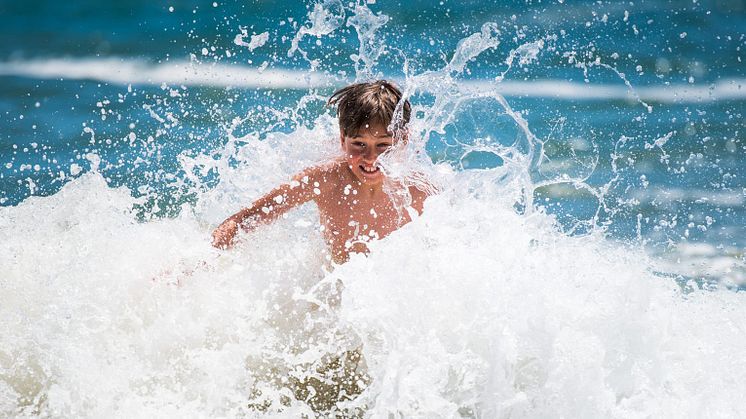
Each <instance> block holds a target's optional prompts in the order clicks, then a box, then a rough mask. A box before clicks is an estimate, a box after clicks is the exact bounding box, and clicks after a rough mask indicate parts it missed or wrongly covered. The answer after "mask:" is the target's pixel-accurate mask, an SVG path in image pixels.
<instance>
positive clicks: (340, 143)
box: [339, 130, 345, 148]
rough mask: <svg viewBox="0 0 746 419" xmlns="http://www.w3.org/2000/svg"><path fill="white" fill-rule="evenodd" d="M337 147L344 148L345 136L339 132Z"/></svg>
mask: <svg viewBox="0 0 746 419" xmlns="http://www.w3.org/2000/svg"><path fill="white" fill-rule="evenodd" d="M339 146H340V147H342V148H344V146H345V135H344V134H343V133H342V131H341V130H340V131H339Z"/></svg>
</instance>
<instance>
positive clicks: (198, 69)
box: [0, 58, 333, 89]
mask: <svg viewBox="0 0 746 419" xmlns="http://www.w3.org/2000/svg"><path fill="white" fill-rule="evenodd" d="M0 75H13V76H21V77H32V78H40V79H67V80H95V81H101V82H107V83H117V84H122V85H128V84H148V85H161V84H163V83H167V84H176V85H186V86H216V87H225V86H233V87H248V88H267V89H311V88H320V87H327V86H330V85H332V83H333V82H332V80H331V79H330V78H329V77H326V76H324V75H322V74H319V73H308V72H301V71H293V70H286V69H276V68H268V69H259V68H254V67H246V66H229V65H224V64H214V63H197V62H189V61H175V62H171V63H163V64H152V63H148V62H145V61H139V60H125V59H119V58H76V59H69V58H57V59H44V60H30V61H10V62H4V63H0Z"/></svg>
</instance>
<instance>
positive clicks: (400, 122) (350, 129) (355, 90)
mask: <svg viewBox="0 0 746 419" xmlns="http://www.w3.org/2000/svg"><path fill="white" fill-rule="evenodd" d="M401 99H402V93H401V90H399V88H397V87H396V86H394V85H393V84H392V83H390V82H388V81H386V80H378V81H373V82H366V83H355V84H351V85H349V86H347V87H343V88H341V89H339V90H337V91H336V92H334V94H333V95H332V97H330V98H329V101H328V102H327V104H328V105H329V106H336V107H337V115H338V116H339V129H340V130H341V131H342V135H344V136H355V135H358V134H359V133H360V130H361V129H362V128H364V127H365V125H366V124H368V125H372V124H376V123H379V124H382V125H383V126H385V127H389V125H391V122H392V119H393V118H394V115H395V114H396V120H395V121H394V126H393V131H394V135H396V134H397V133H398V132H399V131H400V130H402V129H403V128H404V126H405V125H406V124H407V123H408V122H409V117H410V115H411V113H412V107H411V105H410V104H409V101H408V100H405V101H404V103H403V104H402V105H401V106H400V107H401V110H398V109H397V106H398V105H399V102H400V101H401Z"/></svg>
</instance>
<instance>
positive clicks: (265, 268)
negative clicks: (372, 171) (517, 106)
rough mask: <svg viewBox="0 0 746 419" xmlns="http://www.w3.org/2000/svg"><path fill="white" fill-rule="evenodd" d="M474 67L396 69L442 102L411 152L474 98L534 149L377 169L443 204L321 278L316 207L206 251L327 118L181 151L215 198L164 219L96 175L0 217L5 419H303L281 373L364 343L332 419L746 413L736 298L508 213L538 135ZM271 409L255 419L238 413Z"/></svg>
mask: <svg viewBox="0 0 746 419" xmlns="http://www.w3.org/2000/svg"><path fill="white" fill-rule="evenodd" d="M356 16H359V15H356ZM358 23H359V21H358ZM361 26H363V25H361ZM361 39H367V38H365V37H361ZM472 39H474V38H472ZM482 41H485V38H483V39H482ZM493 41H494V40H489V39H487V42H486V43H480V44H479V45H476V47H475V45H473V44H472V45H470V46H469V47H470V48H472V47H475V48H472V49H471V50H470V51H469V52H468V53H466V51H461V52H463V54H459V53H458V52H457V53H454V57H463V58H464V60H467V59H469V58H474V57H478V55H479V53H480V52H481V50H480V48H482V49H484V48H489V45H491V44H493V43H494V42H493ZM465 44H466V43H463V44H460V45H461V46H465ZM360 56H361V57H370V56H372V55H371V54H368V53H367V52H366V51H361V52H360ZM361 61H362V63H363V64H365V65H366V68H365V69H364V70H366V71H370V70H371V69H370V68H369V67H367V66H368V64H369V63H367V62H366V61H365V60H362V59H361ZM464 63H465V61H464V62H460V59H455V58H454V59H453V60H452V61H451V63H450V64H449V65H448V66H447V67H446V68H444V69H443V70H442V71H440V72H432V73H427V74H414V75H412V74H409V75H408V76H407V80H406V81H405V84H404V86H403V87H404V88H405V91H407V92H409V93H410V94H413V93H415V92H425V93H429V94H432V95H434V96H435V100H434V102H433V103H434V104H433V106H432V107H424V106H423V107H416V109H415V112H413V114H415V115H419V116H417V118H416V120H415V121H413V123H412V130H413V135H412V141H411V142H410V145H409V147H410V148H411V150H410V152H412V153H413V154H412V155H415V154H414V153H415V152H416V151H418V150H420V151H421V148H422V147H423V142H424V141H425V140H426V139H427V138H428V135H430V134H432V132H433V131H438V130H442V129H443V127H445V126H448V124H449V123H450V121H451V120H452V118H453V117H454V115H456V114H458V112H459V109H460V104H463V103H468V102H469V101H470V100H477V99H480V98H481V99H484V98H490V99H491V100H494V103H495V108H494V114H493V115H488V116H489V117H492V118H502V119H507V118H511V119H510V120H513V119H512V118H514V119H515V124H517V125H518V126H519V127H520V130H521V132H522V133H523V135H524V137H525V138H523V140H522V141H523V144H519V145H518V146H517V147H515V148H506V147H493V148H491V149H490V151H492V152H495V153H497V154H499V155H501V156H503V157H504V160H505V161H506V164H505V165H504V166H501V167H498V168H496V169H492V170H483V171H480V170H472V171H462V172H457V173H454V172H452V170H450V168H449V167H446V166H432V165H431V164H428V163H427V161H423V160H422V159H413V161H410V162H408V164H409V165H410V167H404V168H402V167H401V166H398V165H397V162H393V161H392V162H387V165H388V167H387V168H388V169H389V173H392V174H400V175H402V176H404V175H406V173H408V172H407V169H412V167H411V165H414V166H415V168H416V169H418V170H420V171H423V172H427V173H429V174H430V176H431V177H432V178H433V180H434V181H435V182H436V183H437V184H439V185H442V186H441V187H442V190H441V192H440V194H439V195H437V196H434V197H432V198H430V199H429V200H428V201H427V202H426V208H425V212H424V214H423V216H422V217H421V218H418V219H415V220H414V221H413V222H412V223H410V224H408V225H407V226H405V227H404V228H402V229H401V230H399V231H397V232H395V233H394V234H392V235H391V236H389V237H387V238H386V239H384V240H382V241H379V242H376V243H374V244H373V245H372V253H371V255H370V256H368V257H365V256H362V255H358V256H355V257H353V258H352V259H351V260H350V261H349V262H348V263H346V264H345V265H342V266H338V267H336V268H335V269H334V270H333V271H331V272H330V271H329V266H328V262H327V261H326V260H325V257H324V246H323V243H322V240H321V238H320V234H319V233H318V227H317V221H316V219H317V214H316V212H315V210H314V208H312V207H304V208H301V209H299V210H298V211H295V212H293V213H291V214H289V216H288V217H287V219H283V220H279V221H278V222H277V223H275V224H274V225H272V226H268V227H264V228H261V229H260V230H258V231H256V232H255V233H253V234H251V235H250V236H245V237H244V241H243V242H242V243H241V244H239V246H237V248H235V249H234V250H232V251H230V252H219V251H217V250H214V249H212V248H211V247H210V246H209V233H210V231H211V229H212V228H213V227H214V226H215V225H216V224H217V223H218V222H219V221H220V220H221V219H223V218H224V217H225V216H226V215H227V214H229V213H231V212H233V211H235V210H236V209H237V208H238V207H239V206H240V205H245V204H246V203H247V202H250V201H251V199H253V198H255V197H257V196H258V195H259V194H260V193H262V192H263V191H266V190H267V189H268V188H269V187H271V186H274V185H275V184H277V183H278V182H280V181H283V180H286V179H288V177H289V176H290V175H292V174H293V173H294V172H296V171H297V170H298V169H299V168H301V167H304V166H306V165H309V164H312V163H314V162H317V161H320V160H323V159H324V158H327V157H329V156H330V155H332V154H333V153H335V152H336V150H335V148H336V141H334V140H333V138H335V126H334V123H333V121H332V120H331V118H330V117H328V116H322V117H320V118H319V119H318V120H317V121H316V123H315V125H314V128H313V129H305V128H301V129H299V130H298V131H296V132H295V133H292V134H290V135H280V134H275V135H271V136H269V138H268V139H267V140H263V141H258V140H257V139H256V138H255V136H252V135H253V134H252V135H249V136H246V137H243V138H240V139H235V138H231V140H230V141H229V142H228V145H227V146H226V149H225V151H224V153H223V154H224V158H222V159H219V160H214V159H211V158H203V157H204V156H202V157H199V156H198V157H196V158H187V157H184V158H183V159H182V162H183V164H184V166H185V168H189V170H191V169H192V168H195V167H197V168H202V169H210V168H214V169H215V170H218V171H219V173H220V175H221V183H220V184H219V185H218V186H217V187H216V188H215V189H213V190H211V191H209V192H205V193H201V194H200V196H199V202H198V204H197V205H196V206H195V207H194V208H193V209H190V208H185V209H184V211H182V215H181V216H180V217H179V218H176V219H165V220H154V221H148V222H138V221H137V220H136V217H135V215H134V214H133V212H132V206H133V204H135V203H136V201H137V200H136V199H134V198H132V197H131V195H130V191H128V190H126V189H112V188H110V187H108V186H107V185H106V182H105V181H104V179H103V178H102V177H101V176H100V175H99V174H98V173H95V172H93V173H87V174H84V175H83V176H81V177H79V178H77V179H75V180H73V181H71V182H70V183H69V184H68V185H67V186H65V187H64V188H63V189H62V190H61V191H60V192H58V193H57V194H55V195H53V196H50V197H46V198H39V197H32V198H29V199H27V200H26V201H24V202H23V203H21V204H20V205H18V206H16V207H9V208H2V209H0V266H2V267H3V268H4V269H3V274H2V276H1V277H0V287H2V289H3V294H2V297H0V330H2V331H3V334H2V337H0V412H3V414H4V415H7V416H18V417H24V416H43V417H126V418H136V417H204V416H221V417H222V416H228V417H235V416H248V417H253V416H269V417H272V416H274V417H300V415H301V414H302V413H306V414H312V412H311V410H310V408H309V406H308V405H306V404H305V403H303V402H302V401H299V400H295V397H294V395H293V392H292V391H291V390H289V387H290V384H289V383H290V382H292V380H293V378H294V377H299V379H300V380H301V381H302V379H303V378H304V377H306V376H308V375H313V374H314V367H313V366H312V365H313V364H314V363H318V362H319V360H322V359H324V357H325V356H326V354H329V353H331V354H342V353H344V352H346V351H349V350H355V349H358V348H359V350H360V351H361V352H362V354H363V356H364V359H365V364H366V365H367V368H366V371H367V374H368V376H369V377H370V385H368V386H367V388H366V389H365V390H364V391H363V392H362V394H360V395H359V396H357V397H356V398H354V399H352V400H349V401H346V402H340V403H337V405H336V408H337V409H348V410H350V411H354V409H355V408H361V409H363V410H364V411H365V413H366V415H368V416H370V417H389V415H394V416H404V417H423V418H433V417H444V418H451V417H460V416H466V417H485V418H492V417H514V418H520V417H589V418H594V417H620V418H628V417H697V418H699V417H739V416H744V415H746V405H744V404H743V403H742V402H741V400H740V393H741V391H740V389H741V387H742V386H741V384H742V382H743V379H744V377H746V358H744V357H743V356H742V354H741V352H742V350H743V347H745V346H746V330H744V326H743V322H742V319H744V318H746V296H745V295H744V294H743V293H735V292H730V291H723V290H715V291H701V290H698V289H697V288H696V287H692V290H691V291H690V292H688V293H684V292H683V291H681V289H680V288H679V286H678V285H676V283H675V282H674V281H673V280H671V279H668V278H665V277H660V276H657V275H654V274H653V273H652V271H653V270H654V269H655V267H654V266H653V265H652V264H651V263H649V262H648V261H647V260H646V257H645V256H644V253H643V252H642V250H640V249H638V248H626V247H620V246H619V245H615V244H612V243H609V242H607V241H606V240H605V239H604V238H603V237H601V235H600V234H592V235H588V236H581V237H567V236H565V235H562V234H560V233H559V232H558V228H557V227H556V225H555V223H554V221H553V219H552V218H551V217H549V216H547V215H545V214H543V213H542V212H541V211H538V210H531V207H529V209H528V210H527V211H525V212H522V213H520V214H519V213H517V212H516V210H515V204H516V202H521V201H522V200H524V202H525V198H526V194H527V189H529V190H530V188H531V187H533V186H535V185H533V184H532V179H531V176H530V175H529V172H530V170H529V169H530V167H531V165H533V164H535V162H536V161H537V158H536V156H531V153H532V152H535V153H540V147H539V145H540V143H539V141H540V140H539V139H535V138H532V134H531V132H530V130H529V128H528V126H527V125H525V121H523V120H522V119H521V117H520V115H519V114H513V113H512V111H511V110H510V108H509V107H506V106H508V105H507V102H505V101H504V99H503V98H502V96H500V94H499V89H493V90H490V89H486V88H484V87H483V86H482V87H481V88H480V89H476V88H475V86H472V85H469V84H468V83H463V82H460V81H456V80H454V79H453V78H452V77H451V76H452V75H451V74H449V71H450V70H452V69H454V68H463V64H464ZM439 89H442V90H439ZM625 89H626V88H625ZM481 99H480V100H481ZM235 123H236V124H238V125H240V123H241V122H240V121H236V122H235ZM420 155H422V154H420ZM227 156H230V157H231V158H232V159H234V160H235V161H237V163H238V164H237V165H235V166H231V165H228V163H227V158H225V157H227ZM529 195H530V194H529ZM338 283H341V284H342V286H343V290H341V291H334V290H335V289H336V288H337V286H338ZM337 292H341V303H336V302H335V301H334V300H335V296H336V295H337ZM322 363H323V362H322ZM253 390H260V391H261V392H262V395H261V396H252V394H251V393H252V391H253ZM265 401H266V402H267V403H269V404H270V408H269V409H268V410H267V411H266V412H264V413H262V412H261V411H259V410H257V409H255V408H250V407H248V405H249V404H250V403H251V404H261V403H264V402H265Z"/></svg>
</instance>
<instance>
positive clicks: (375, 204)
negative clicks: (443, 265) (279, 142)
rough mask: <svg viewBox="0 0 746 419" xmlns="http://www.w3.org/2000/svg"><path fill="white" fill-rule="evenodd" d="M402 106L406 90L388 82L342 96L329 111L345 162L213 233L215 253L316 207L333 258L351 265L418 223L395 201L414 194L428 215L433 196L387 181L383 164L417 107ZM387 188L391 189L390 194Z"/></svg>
mask: <svg viewBox="0 0 746 419" xmlns="http://www.w3.org/2000/svg"><path fill="white" fill-rule="evenodd" d="M401 99H402V94H401V91H399V89H398V88H396V87H395V86H394V85H393V84H391V83H389V82H387V81H385V80H379V81H375V82H369V83H357V84H353V85H350V86H347V87H345V88H342V89H340V90H338V91H336V92H335V93H334V94H333V95H332V96H331V98H330V99H329V102H328V104H329V105H330V106H337V115H338V117H339V131H340V133H339V139H340V145H341V147H342V151H343V153H344V155H343V156H340V157H338V158H336V159H334V160H332V161H329V162H327V163H324V164H321V165H318V166H314V167H310V168H307V169H305V170H303V171H302V172H300V173H299V174H297V175H296V176H294V177H293V180H292V181H291V182H290V183H288V184H284V185H280V186H279V187H277V188H275V189H274V190H272V191H271V192H270V193H268V194H266V195H264V196H263V197H261V198H259V199H258V200H256V201H255V202H254V203H253V204H252V205H251V206H250V207H248V208H244V209H242V210H241V211H239V212H237V213H236V214H234V215H232V216H230V217H229V218H228V219H226V220H225V221H224V222H223V223H222V224H221V225H220V226H219V227H218V228H217V229H216V230H215V231H214V232H213V233H212V237H213V241H212V244H213V246H215V247H218V248H222V249H227V248H228V247H230V246H231V245H232V244H233V239H234V237H235V236H236V233H237V232H238V227H239V226H240V227H242V228H244V230H246V231H251V230H253V229H254V228H256V227H257V226H258V225H260V224H264V223H267V222H270V221H272V220H275V219H276V218H277V217H279V216H280V215H282V214H283V213H285V212H286V211H288V210H290V209H291V208H294V207H296V206H298V205H301V204H304V203H306V202H308V201H311V200H313V201H314V202H316V205H317V206H318V208H319V213H320V221H321V226H322V231H323V235H324V239H325V240H326V242H327V245H328V246H329V250H330V252H331V259H332V260H333V261H334V262H336V263H343V262H345V261H347V259H348V258H349V255H350V253H352V252H356V253H357V252H362V253H365V252H367V250H368V249H367V246H366V242H368V241H370V240H373V239H380V238H383V237H386V236H387V235H389V234H390V233H391V232H393V231H394V230H396V229H398V228H400V227H401V226H403V225H404V224H406V223H408V222H409V221H411V217H410V215H409V212H408V211H406V210H404V211H402V210H403V209H404V208H401V205H399V206H398V207H397V202H395V196H394V195H400V194H401V192H402V191H403V192H405V194H404V195H407V194H406V192H408V195H409V196H408V198H409V199H407V201H409V202H408V204H409V206H411V207H412V208H414V209H415V210H416V211H417V213H422V206H423V202H424V200H425V198H426V197H427V196H428V194H427V193H426V192H425V191H423V190H421V189H419V188H417V187H414V186H410V187H405V186H402V185H399V184H397V183H396V182H390V181H387V179H386V177H385V175H384V173H383V172H382V171H381V168H380V167H379V166H378V164H377V162H376V160H377V159H378V157H379V156H380V155H381V154H383V153H385V152H386V151H387V150H389V148H391V147H392V146H393V145H395V144H396V142H397V141H406V138H407V133H406V124H407V123H408V122H409V118H410V114H411V106H410V104H409V102H408V101H404V103H403V106H401V110H400V111H399V112H396V110H397V105H398V104H399V102H400V101H401ZM395 114H396V116H397V117H396V118H394V117H395ZM392 120H393V123H392ZM384 181H387V182H388V184H387V185H386V186H387V188H386V190H384V185H385V184H384ZM392 189H393V190H394V193H391V192H392Z"/></svg>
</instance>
